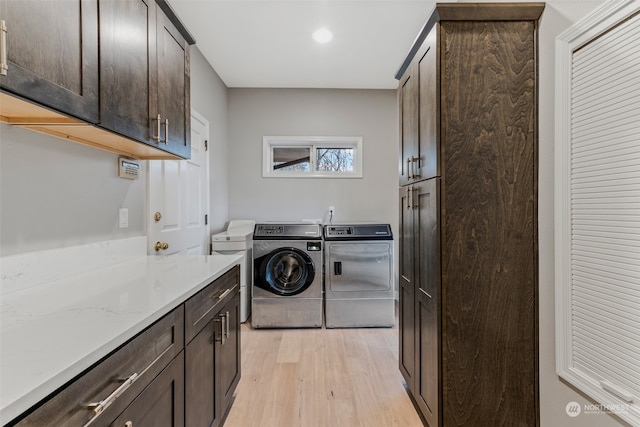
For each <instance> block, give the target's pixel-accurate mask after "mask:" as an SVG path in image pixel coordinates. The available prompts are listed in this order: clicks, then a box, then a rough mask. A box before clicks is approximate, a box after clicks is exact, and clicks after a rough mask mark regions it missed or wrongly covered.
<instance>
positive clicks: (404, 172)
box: [398, 66, 419, 185]
mask: <svg viewBox="0 0 640 427" xmlns="http://www.w3.org/2000/svg"><path fill="white" fill-rule="evenodd" d="M416 80H417V78H416V75H415V72H414V67H413V66H412V67H410V68H409V69H407V71H406V73H405V75H404V76H403V77H402V80H401V82H400V87H399V89H398V106H399V109H400V159H399V165H398V170H399V175H400V185H405V184H408V183H410V182H412V180H413V175H414V172H413V171H414V168H415V167H416V164H415V162H416V161H417V159H418V157H419V153H418V96H417V94H418V86H417V82H416Z"/></svg>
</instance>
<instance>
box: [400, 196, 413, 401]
mask: <svg viewBox="0 0 640 427" xmlns="http://www.w3.org/2000/svg"><path fill="white" fill-rule="evenodd" d="M411 191H412V189H411V186H409V187H401V188H400V212H399V214H400V215H399V219H400V242H399V249H400V251H399V259H400V263H399V267H400V268H399V270H400V271H399V273H400V274H399V276H400V277H399V279H400V280H399V282H400V289H399V290H400V295H399V298H400V305H399V308H400V313H399V340H400V352H399V364H400V372H401V373H402V376H403V377H404V380H405V381H406V382H407V385H408V386H409V389H410V390H412V389H413V388H414V371H415V336H416V334H415V327H414V323H415V321H414V320H415V309H414V307H415V284H414V283H415V280H414V274H415V272H414V250H413V247H414V246H413V242H414V238H413V208H412V207H411Z"/></svg>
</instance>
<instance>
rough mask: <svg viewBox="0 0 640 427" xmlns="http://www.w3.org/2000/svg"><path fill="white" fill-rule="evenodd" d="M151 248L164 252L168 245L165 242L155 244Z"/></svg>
mask: <svg viewBox="0 0 640 427" xmlns="http://www.w3.org/2000/svg"><path fill="white" fill-rule="evenodd" d="M153 247H154V248H155V249H156V251H159V250H160V249H162V250H163V251H166V250H167V249H169V244H168V243H167V242H156V244H155V245H153Z"/></svg>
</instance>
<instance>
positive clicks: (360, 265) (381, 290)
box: [324, 224, 395, 328]
mask: <svg viewBox="0 0 640 427" xmlns="http://www.w3.org/2000/svg"><path fill="white" fill-rule="evenodd" d="M324 240H325V247H324V259H325V291H326V293H325V325H326V327H327V328H342V327H371V326H387V327H388V326H393V324H394V321H395V316H394V310H395V301H394V286H393V284H394V274H393V234H392V232H391V226H389V224H345V225H325V227H324Z"/></svg>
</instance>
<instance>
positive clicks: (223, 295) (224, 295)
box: [218, 288, 232, 299]
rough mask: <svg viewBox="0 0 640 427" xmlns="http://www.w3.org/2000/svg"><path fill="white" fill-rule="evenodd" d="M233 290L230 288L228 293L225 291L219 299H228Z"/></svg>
mask: <svg viewBox="0 0 640 427" xmlns="http://www.w3.org/2000/svg"><path fill="white" fill-rule="evenodd" d="M231 290H232V289H231V288H228V289H227V290H226V291H224V292H223V293H221V294H220V295H219V296H218V299H224V297H226V296H227V295H229V294H230V293H231Z"/></svg>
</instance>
